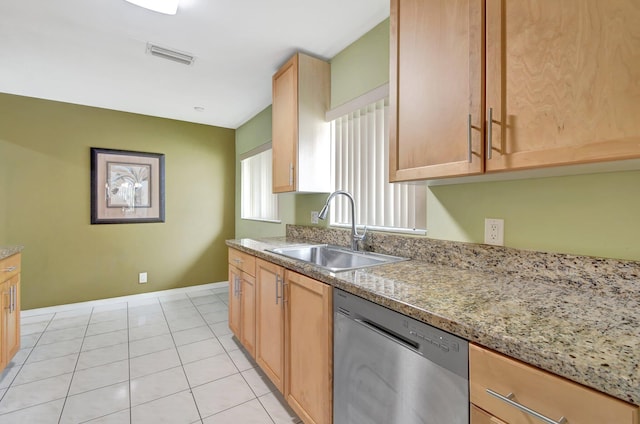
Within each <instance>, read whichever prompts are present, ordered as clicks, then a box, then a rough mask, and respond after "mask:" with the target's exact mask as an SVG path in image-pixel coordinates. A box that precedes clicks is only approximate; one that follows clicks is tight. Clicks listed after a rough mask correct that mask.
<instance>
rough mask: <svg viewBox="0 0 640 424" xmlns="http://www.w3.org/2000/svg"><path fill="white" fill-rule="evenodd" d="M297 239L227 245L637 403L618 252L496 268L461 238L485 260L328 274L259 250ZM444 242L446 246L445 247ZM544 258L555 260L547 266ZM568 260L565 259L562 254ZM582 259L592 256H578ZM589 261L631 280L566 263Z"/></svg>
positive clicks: (631, 311) (639, 321) (639, 379)
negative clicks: (594, 274) (613, 258)
mask: <svg viewBox="0 0 640 424" xmlns="http://www.w3.org/2000/svg"><path fill="white" fill-rule="evenodd" d="M304 241H305V240H301V239H299V238H293V237H288V238H285V237H281V238H269V239H240V240H229V241H227V245H228V246H230V247H233V248H236V249H239V250H242V251H245V252H247V253H250V254H253V255H255V256H257V257H260V258H263V259H266V260H268V261H271V262H274V263H276V264H278V265H281V266H284V267H286V268H288V269H291V270H293V271H297V272H300V273H302V274H305V275H307V276H309V277H312V278H315V279H317V280H320V281H323V282H325V283H327V284H330V285H332V286H334V287H338V288H340V289H343V290H345V291H348V292H350V293H353V294H355V295H358V296H361V297H363V298H365V299H368V300H371V301H373V302H375V303H378V304H381V305H384V306H386V307H388V308H390V309H393V310H395V311H398V312H401V313H403V314H405V315H409V316H411V317H414V318H416V319H418V320H421V321H423V322H426V323H428V324H431V325H433V326H435V327H438V328H441V329H443V330H446V331H449V332H451V333H453V334H455V335H458V336H460V337H463V338H465V339H467V340H469V341H471V342H474V343H477V344H480V345H482V346H486V347H488V348H491V349H493V350H496V351H498V352H501V353H504V354H506V355H508V356H511V357H513V358H516V359H519V360H521V361H524V362H526V363H529V364H532V365H534V366H536V367H539V368H542V369H544V370H547V371H550V372H552V373H554V374H558V375H560V376H563V377H566V378H568V379H570V380H573V381H575V382H578V383H581V384H584V385H586V386H588V387H592V388H594V389H596V390H599V391H602V392H605V393H608V394H610V395H612V396H615V397H617V398H619V399H622V400H625V401H627V402H631V403H634V404H636V405H640V289H638V284H640V282H639V280H638V278H637V277H638V272H637V271H638V270H640V264H635V263H634V264H632V265H633V266H621V265H620V262H619V261H611V260H597V259H594V258H580V257H569V259H567V258H561V259H562V261H560V262H558V261H559V260H558V255H555V256H553V257H552V258H550V257H544V256H535V255H534V256H532V257H529V256H527V255H528V253H526V254H522V255H523V257H519V258H518V260H512V261H507V260H506V259H505V257H506V256H503V257H502V258H501V261H500V262H502V263H503V265H504V266H502V267H498V266H486V261H485V260H484V258H483V257H482V255H483V253H482V252H484V251H485V250H486V249H489V247H487V246H483V245H474V247H473V248H469V247H466V246H465V247H463V249H467V250H469V251H468V252H465V255H469V254H470V253H473V254H472V255H471V256H473V257H472V258H470V259H469V261H468V262H469V263H472V262H474V261H475V262H476V263H482V264H484V266H476V267H473V266H464V263H463V262H460V261H458V262H460V266H458V263H457V262H456V261H455V260H452V259H451V258H447V261H448V262H446V264H443V263H433V261H425V260H415V259H414V260H410V261H406V262H399V263H394V264H387V265H381V266H376V267H371V268H363V269H360V270H355V271H346V272H339V273H330V272H328V271H324V270H322V269H320V268H317V267H315V266H313V265H309V264H305V263H303V262H300V261H295V260H292V259H288V258H286V257H283V256H281V255H277V254H273V253H270V252H267V251H265V249H271V248H274V247H282V246H286V245H290V244H299V243H301V242H304ZM310 241H312V242H318V240H310ZM394 243H395V241H394ZM449 243H450V242H449ZM383 244H384V243H383ZM387 244H388V243H387ZM448 246H449V247H451V246H453V244H450V245H448ZM477 246H481V249H484V250H478V249H477ZM438 247H440V248H442V246H438ZM411 249H413V250H416V248H415V247H411ZM411 249H407V251H406V252H408V251H409V250H411ZM491 249H493V248H491ZM503 249H505V252H506V253H504V252H502V251H498V250H495V249H493V252H491V253H492V254H493V256H495V252H500V254H502V253H504V254H505V255H508V254H509V253H511V254H515V255H518V254H519V253H514V252H519V251H515V250H512V251H511V252H510V251H509V250H507V249H506V248H503ZM379 250H384V249H379ZM379 250H377V251H379ZM443 250H444V249H443ZM451 250H452V248H450V249H447V255H451ZM406 252H405V253H406ZM382 253H392V252H388V251H386V252H382ZM401 253H402V252H401ZM401 253H399V254H401ZM392 254H393V253H392ZM426 256H427V257H429V256H428V255H426ZM533 257H535V258H538V259H536V260H537V262H534V261H532V258H533ZM540 258H542V259H540ZM576 258H577V259H576ZM552 259H553V261H555V262H554V263H556V268H558V269H551V268H552V265H551V264H550V263H551V262H550V261H551V260H552ZM541 260H542V261H543V262H544V263H542V264H541V263H540V261H541ZM567 260H569V261H572V262H571V263H573V267H572V266H570V265H571V263H569V264H567V263H566V262H563V261H567ZM581 260H590V261H591V262H589V263H588V264H582V263H580V261H581ZM545 261H546V262H545ZM436 262H437V261H436ZM505 262H506V263H505ZM451 263H454V264H456V266H451ZM514 264H517V265H514ZM623 265H624V264H623ZM527 266H531V267H532V269H531V270H529V269H526V267H527ZM590 267H591V268H596V269H597V268H604V269H607V270H608V269H609V268H608V267H613V268H616V267H617V268H620V269H615V272H620V273H622V277H621V278H622V279H625V278H626V279H628V280H629V281H626V282H625V284H614V283H611V281H610V280H611V279H612V277H611V276H610V274H611V273H607V272H603V274H606V277H607V278H605V280H607V281H606V282H607V284H604V283H602V281H600V280H598V279H597V278H593V279H590V280H589V281H581V280H580V278H582V279H585V278H587V277H583V276H581V275H578V276H577V277H576V275H574V274H576V272H571V271H572V270H577V269H583V268H586V269H587V271H589V272H592V271H593V270H592V269H591V268H590ZM564 268H568V269H566V270H565V269H564ZM585 274H588V273H585ZM569 275H573V277H574V278H568V276H569ZM615 275H618V274H615Z"/></svg>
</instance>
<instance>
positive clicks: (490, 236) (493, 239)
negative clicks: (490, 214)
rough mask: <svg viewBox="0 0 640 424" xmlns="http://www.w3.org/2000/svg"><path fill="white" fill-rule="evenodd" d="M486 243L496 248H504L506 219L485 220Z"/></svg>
mask: <svg viewBox="0 0 640 424" xmlns="http://www.w3.org/2000/svg"><path fill="white" fill-rule="evenodd" d="M484 242H485V243H486V244H492V245H494V246H504V219H495V218H485V220H484Z"/></svg>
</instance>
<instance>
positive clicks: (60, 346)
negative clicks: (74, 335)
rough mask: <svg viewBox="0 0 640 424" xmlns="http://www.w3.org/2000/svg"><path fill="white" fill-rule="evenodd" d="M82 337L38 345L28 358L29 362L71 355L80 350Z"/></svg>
mask: <svg viewBox="0 0 640 424" xmlns="http://www.w3.org/2000/svg"><path fill="white" fill-rule="evenodd" d="M80 346H82V339H72V340H65V341H63V342H57V343H51V344H46V345H42V346H39V345H36V347H34V348H33V350H32V351H31V354H30V355H29V357H28V358H27V361H26V362H27V363H31V362H36V361H44V360H46V359H53V358H59V357H60V356H67V355H71V354H72V353H77V352H80Z"/></svg>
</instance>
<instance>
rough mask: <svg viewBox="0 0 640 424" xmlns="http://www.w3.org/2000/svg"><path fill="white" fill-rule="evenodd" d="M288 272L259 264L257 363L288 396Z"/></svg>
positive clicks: (257, 282)
mask: <svg viewBox="0 0 640 424" xmlns="http://www.w3.org/2000/svg"><path fill="white" fill-rule="evenodd" d="M284 315H285V311H284V268H282V267H281V266H278V265H275V264H273V263H271V262H267V261H263V260H262V259H257V260H256V362H257V363H258V365H260V368H262V370H263V371H264V372H265V374H266V375H267V376H268V377H269V379H270V380H271V381H272V382H273V384H275V386H276V387H277V388H278V390H280V392H281V393H283V392H284Z"/></svg>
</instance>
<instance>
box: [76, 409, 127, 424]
mask: <svg viewBox="0 0 640 424" xmlns="http://www.w3.org/2000/svg"><path fill="white" fill-rule="evenodd" d="M130 423H131V411H129V408H127V409H125V410H123V411H120V412H116V413H114V414H109V415H105V416H104V417H100V418H96V419H95V420H89V421H86V424H130Z"/></svg>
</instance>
